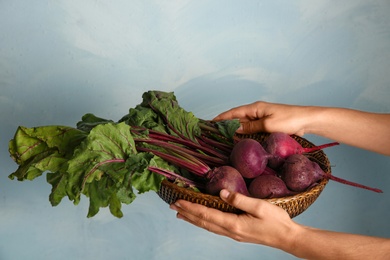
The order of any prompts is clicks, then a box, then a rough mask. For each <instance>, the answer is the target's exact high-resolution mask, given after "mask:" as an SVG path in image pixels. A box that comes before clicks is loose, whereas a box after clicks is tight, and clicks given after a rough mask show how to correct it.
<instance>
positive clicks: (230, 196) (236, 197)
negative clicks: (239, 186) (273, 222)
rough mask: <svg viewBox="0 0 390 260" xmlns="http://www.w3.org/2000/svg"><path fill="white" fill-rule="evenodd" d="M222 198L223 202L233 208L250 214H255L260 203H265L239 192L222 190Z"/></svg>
mask: <svg viewBox="0 0 390 260" xmlns="http://www.w3.org/2000/svg"><path fill="white" fill-rule="evenodd" d="M220 197H221V199H222V200H223V201H225V202H227V203H229V204H230V205H232V206H233V207H235V208H237V209H240V210H242V211H245V212H247V213H250V214H255V212H256V209H257V207H258V206H259V203H262V202H263V201H261V200H259V199H254V198H251V197H247V196H245V195H243V194H241V193H238V192H230V191H228V190H226V189H223V190H221V192H220Z"/></svg>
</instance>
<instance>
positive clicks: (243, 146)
mask: <svg viewBox="0 0 390 260" xmlns="http://www.w3.org/2000/svg"><path fill="white" fill-rule="evenodd" d="M269 158H270V154H269V153H267V152H266V151H265V150H264V148H263V146H262V145H261V144H260V143H259V142H258V141H256V140H254V139H250V138H245V139H242V140H240V141H238V142H237V143H236V144H235V145H234V147H233V149H232V152H231V154H230V163H231V165H232V166H233V167H234V168H236V169H237V170H238V171H239V172H240V173H241V174H242V176H244V177H245V178H250V179H251V178H255V177H257V176H259V175H260V174H262V173H263V172H264V170H265V168H266V167H267V164H268V159H269Z"/></svg>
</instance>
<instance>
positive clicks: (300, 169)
mask: <svg viewBox="0 0 390 260" xmlns="http://www.w3.org/2000/svg"><path fill="white" fill-rule="evenodd" d="M280 174H281V178H282V180H283V181H284V182H285V183H286V185H287V187H288V188H289V189H291V190H293V191H299V192H301V191H305V190H307V189H308V188H309V187H310V186H312V185H314V184H315V183H316V182H318V181H320V180H321V179H323V178H326V179H329V180H333V181H337V182H340V183H343V184H346V185H350V186H354V187H358V188H362V189H367V190H371V191H374V192H378V193H381V192H382V190H380V189H376V188H371V187H368V186H365V185H361V184H358V183H355V182H351V181H347V180H345V179H341V178H338V177H336V176H334V175H331V174H329V173H326V172H324V171H323V170H322V169H321V167H320V166H319V165H318V163H316V162H314V161H311V160H310V159H309V158H308V157H306V156H305V155H302V154H293V155H290V156H289V157H288V158H287V159H286V161H285V162H284V163H283V165H282V167H281V170H280Z"/></svg>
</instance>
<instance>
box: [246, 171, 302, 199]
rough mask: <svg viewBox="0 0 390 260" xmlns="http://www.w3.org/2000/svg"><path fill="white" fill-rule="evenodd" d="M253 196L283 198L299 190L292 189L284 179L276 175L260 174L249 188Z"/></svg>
mask: <svg viewBox="0 0 390 260" xmlns="http://www.w3.org/2000/svg"><path fill="white" fill-rule="evenodd" d="M248 191H249V194H250V195H251V196H252V197H255V198H259V199H265V198H281V197H285V196H291V195H294V194H296V193H297V192H293V191H290V190H289V189H288V188H287V186H286V184H285V183H284V181H283V180H282V179H280V178H279V177H278V176H276V175H260V176H257V177H256V178H254V179H253V180H252V182H251V183H250V185H249V188H248Z"/></svg>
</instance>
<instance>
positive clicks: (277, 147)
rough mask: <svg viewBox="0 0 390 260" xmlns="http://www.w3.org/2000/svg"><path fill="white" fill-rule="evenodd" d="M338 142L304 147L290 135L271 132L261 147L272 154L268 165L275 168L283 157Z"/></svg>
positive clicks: (320, 148) (282, 160) (308, 151)
mask: <svg viewBox="0 0 390 260" xmlns="http://www.w3.org/2000/svg"><path fill="white" fill-rule="evenodd" d="M338 144H339V143H338V142H332V143H327V144H323V145H319V146H314V147H310V148H304V147H302V146H301V145H300V143H298V142H297V141H296V140H295V139H294V138H292V137H291V136H290V135H288V134H286V133H282V132H274V133H271V134H270V135H269V136H268V138H267V139H266V140H265V141H264V142H263V147H264V149H265V150H266V151H267V152H268V153H269V154H271V155H273V156H272V157H271V158H270V159H269V160H268V165H269V167H271V168H273V169H276V168H278V167H280V166H281V165H282V164H283V162H284V161H285V159H286V158H287V157H289V156H290V155H292V154H303V153H310V152H313V151H318V150H322V149H324V148H327V147H331V146H335V145H338Z"/></svg>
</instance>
